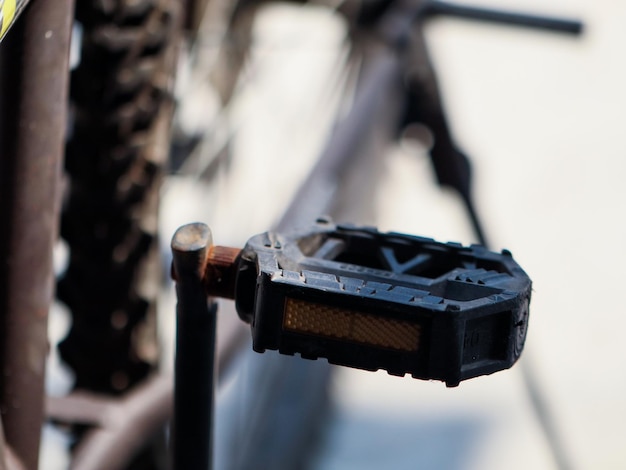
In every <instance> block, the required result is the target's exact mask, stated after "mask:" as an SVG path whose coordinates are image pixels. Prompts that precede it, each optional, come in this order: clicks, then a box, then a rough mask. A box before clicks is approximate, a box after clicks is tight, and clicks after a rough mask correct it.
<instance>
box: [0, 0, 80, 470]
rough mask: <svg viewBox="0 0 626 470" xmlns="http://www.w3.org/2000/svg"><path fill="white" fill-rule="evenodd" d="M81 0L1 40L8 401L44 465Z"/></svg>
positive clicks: (25, 442) (7, 419)
mask: <svg viewBox="0 0 626 470" xmlns="http://www.w3.org/2000/svg"><path fill="white" fill-rule="evenodd" d="M72 17H73V0H55V1H54V2H51V1H35V2H33V3H32V5H30V6H29V8H28V9H26V10H25V12H24V15H23V17H22V18H20V21H18V22H17V23H16V24H15V26H14V27H13V29H12V30H11V31H10V32H9V34H8V35H7V37H6V40H5V41H3V43H2V45H1V46H0V51H1V58H0V60H1V62H0V218H1V219H2V221H3V229H2V231H0V367H2V372H3V373H2V374H1V375H0V407H1V411H2V421H3V424H4V431H5V435H6V440H7V443H8V445H9V446H10V447H11V448H12V449H13V450H14V451H15V454H16V455H17V457H18V458H19V459H20V460H22V461H23V463H24V465H25V467H26V468H37V464H38V455H39V443H40V434H41V426H42V423H43V403H44V372H45V361H46V355H47V352H48V338H47V317H48V309H49V307H50V304H51V302H52V299H53V270H52V251H53V246H54V243H55V240H56V237H57V226H58V216H59V205H60V204H59V202H60V197H59V196H60V195H59V187H60V185H59V181H60V175H61V167H62V155H63V145H64V138H65V128H66V108H67V105H66V103H67V87H68V56H69V44H70V36H71V26H72Z"/></svg>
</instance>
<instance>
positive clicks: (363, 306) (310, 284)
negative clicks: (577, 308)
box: [235, 220, 531, 386]
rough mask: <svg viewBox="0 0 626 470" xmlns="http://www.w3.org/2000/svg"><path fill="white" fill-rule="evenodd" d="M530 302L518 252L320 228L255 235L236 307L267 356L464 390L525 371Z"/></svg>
mask: <svg viewBox="0 0 626 470" xmlns="http://www.w3.org/2000/svg"><path fill="white" fill-rule="evenodd" d="M530 295H531V281H530V278H529V277H528V276H527V275H526V273H525V272H524V271H523V270H522V269H521V268H520V267H519V266H518V264H517V263H516V262H515V261H514V260H513V257H512V256H511V254H510V253H509V252H508V251H503V252H502V253H494V252H491V251H488V250H487V249H485V248H484V247H482V246H478V245H472V246H469V247H464V246H461V245H460V244H456V243H439V242H436V241H434V240H432V239H428V238H421V237H415V236H410V235H404V234H399V233H381V232H378V231H377V230H376V229H373V228H368V227H353V226H346V225H334V224H333V223H331V222H329V221H327V220H320V221H319V223H318V224H317V225H315V226H314V227H313V228H312V229H311V230H309V231H307V232H301V233H292V234H279V233H274V232H266V233H263V234H261V235H257V236H255V237H252V238H251V239H250V240H249V241H248V243H247V244H246V246H245V248H244V249H243V252H242V256H241V258H240V262H239V266H238V271H237V278H236V294H235V299H236V305H237V311H238V312H239V315H240V316H241V318H242V319H244V320H245V321H247V322H248V323H251V325H252V336H253V347H254V350H255V351H258V352H263V351H265V350H266V349H274V350H278V351H279V352H281V353H283V354H294V353H299V354H300V355H301V356H302V357H304V358H309V359H316V358H318V357H325V358H327V359H328V361H329V362H331V363H333V364H340V365H345V366H350V367H356V368H360V369H366V370H377V369H384V370H386V371H388V372H389V373H390V374H394V375H405V374H407V373H409V374H411V375H412V376H413V377H415V378H420V379H436V380H442V381H444V382H445V383H446V385H447V386H456V385H458V384H459V382H460V381H461V380H465V379H468V378H471V377H476V376H479V375H484V374H491V373H493V372H496V371H499V370H503V369H507V368H509V367H511V366H512V365H513V364H514V363H515V361H516V360H517V359H518V357H519V356H520V354H521V352H522V349H523V346H524V341H525V338H526V330H527V325H528V306H529V302H530Z"/></svg>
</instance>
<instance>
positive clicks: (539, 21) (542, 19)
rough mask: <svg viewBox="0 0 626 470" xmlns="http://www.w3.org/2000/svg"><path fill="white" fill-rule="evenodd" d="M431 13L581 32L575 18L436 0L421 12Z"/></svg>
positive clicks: (526, 26)
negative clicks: (554, 16)
mask: <svg viewBox="0 0 626 470" xmlns="http://www.w3.org/2000/svg"><path fill="white" fill-rule="evenodd" d="M432 15H446V16H453V17H457V18H463V19H467V20H478V21H486V22H490V23H497V24H502V25H508V26H521V27H525V28H532V29H540V30H544V31H551V32H555V33H565V34H575V35H577V34H581V33H582V30H583V24H582V23H581V22H580V21H577V20H570V19H565V18H553V17H548V16H539V15H529V14H525V13H516V12H510V11H501V10H492V9H488V8H480V7H472V6H467V5H457V4H454V3H448V2H441V1H437V0H432V1H429V2H427V3H426V4H425V5H424V10H423V11H422V13H421V16H422V17H427V16H432Z"/></svg>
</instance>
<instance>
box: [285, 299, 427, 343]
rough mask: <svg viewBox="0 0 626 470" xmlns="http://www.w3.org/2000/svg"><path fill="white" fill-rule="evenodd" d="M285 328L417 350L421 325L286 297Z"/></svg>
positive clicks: (357, 341) (346, 339)
mask: <svg viewBox="0 0 626 470" xmlns="http://www.w3.org/2000/svg"><path fill="white" fill-rule="evenodd" d="M283 328H284V329H285V330H289V331H293V332H296V333H303V334H310V335H318V336H325V337H327V338H336V339H340V340H345V341H354V342H356V343H362V344H368V345H371V346H377V347H380V348H388V349H395V350H399V351H417V349H418V347H419V340H420V335H421V326H420V325H417V324H415V323H410V322H408V321H403V320H396V319H393V318H381V317H377V316H374V315H369V314H365V313H361V312H355V311H353V310H347V309H342V308H337V307H332V306H330V305H324V304H317V303H313V302H307V301H304V300H298V299H291V298H287V299H286V300H285V314H284V317H283Z"/></svg>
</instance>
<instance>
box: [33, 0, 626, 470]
mask: <svg viewBox="0 0 626 470" xmlns="http://www.w3.org/2000/svg"><path fill="white" fill-rule="evenodd" d="M459 3H461V2H459ZM462 3H468V4H469V3H470V2H465V1H463V2H462ZM472 4H474V3H472ZM480 4H481V5H483V6H491V7H494V8H503V9H505V8H506V9H512V10H517V11H520V10H523V11H526V12H531V13H536V14H549V15H555V16H564V17H569V18H577V19H580V20H582V21H583V22H584V24H585V29H584V33H583V35H582V36H581V37H578V38H573V37H562V36H560V35H556V34H550V33H541V32H536V31H528V30H523V29H520V28H510V27H503V26H493V25H486V24H482V23H471V22H464V21H461V20H452V19H444V18H442V19H436V20H433V21H431V22H430V23H428V25H427V26H426V37H427V40H428V47H429V51H430V54H431V58H432V60H433V62H434V65H435V67H436V71H437V73H438V79H439V82H440V86H441V90H442V94H443V99H444V103H445V107H446V110H447V113H448V118H449V120H450V122H451V125H452V130H453V133H454V136H455V137H456V141H457V143H458V145H459V146H460V148H461V149H463V150H464V151H465V152H466V153H467V154H468V155H469V157H470V159H471V162H472V164H473V169H474V191H475V197H476V203H477V207H478V210H479V212H480V214H481V215H482V216H483V218H484V220H485V225H486V231H487V235H488V237H489V239H490V240H491V243H492V245H493V248H494V249H496V250H500V249H502V248H507V249H509V250H511V251H512V253H513V255H514V256H515V258H516V260H517V261H518V262H519V263H520V264H521V266H522V267H523V268H524V269H525V270H526V271H527V273H528V274H529V275H530V277H531V278H532V279H533V286H534V292H533V299H532V303H531V316H530V326H529V332H528V339H527V342H526V349H525V351H524V354H523V356H522V359H521V360H520V362H519V363H518V364H517V365H516V366H514V367H513V368H512V369H511V370H508V371H504V372H500V373H497V374H494V375H492V376H487V377H481V378H477V379H472V380H469V381H466V382H463V383H461V385H460V386H459V387H457V388H453V389H447V388H446V387H445V386H444V385H443V384H442V383H439V382H424V381H419V380H414V379H411V378H398V377H391V376H388V375H387V374H386V373H384V372H377V373H369V372H363V371H358V370H352V369H347V368H334V373H333V376H332V382H331V384H332V388H331V392H332V393H331V402H332V404H331V407H330V410H331V412H330V413H328V415H327V417H326V419H325V423H324V425H323V429H324V432H323V436H322V437H321V439H320V441H319V443H318V446H317V448H316V449H317V450H316V452H315V453H314V454H313V455H312V456H311V458H310V459H309V462H308V463H309V466H310V467H311V468H313V469H316V470H330V469H357V468H358V469H380V468H393V469H405V468H406V469H409V468H410V469H414V468H424V469H481V470H484V469H487V470H490V469H494V470H495V469H502V468H507V469H528V468H534V469H547V470H550V469H557V468H561V469H565V468H571V469H620V468H626V447H625V446H624V442H625V441H626V425H625V424H624V423H625V422H626V400H625V399H624V397H625V396H626V370H625V368H624V362H625V360H626V352H625V351H624V346H623V343H624V340H623V339H622V337H621V335H622V332H623V331H624V328H626V315H625V313H626V312H624V310H623V307H622V306H621V302H620V301H619V297H618V295H617V294H618V293H619V292H621V275H620V273H621V271H622V264H623V263H624V262H626V248H625V247H624V244H623V239H624V238H625V235H626V224H624V222H623V220H622V219H623V216H622V212H623V208H622V206H623V202H624V201H626V185H625V184H624V183H623V178H624V174H625V172H626V160H625V159H624V154H625V153H626V150H625V149H626V142H625V139H624V135H625V134H624V130H623V123H624V120H625V116H624V109H625V107H626V91H625V90H624V83H626V59H625V58H624V57H625V56H624V54H623V50H622V49H623V44H624V40H625V33H624V31H625V30H624V26H623V25H624V21H625V20H626V4H624V3H623V2H618V1H610V0H599V1H596V2H593V3H591V2H583V1H581V0H567V1H566V0H551V1H550V2H545V1H539V0H527V1H525V2H520V1H514V0H501V1H495V0H492V1H488V0H481V2H480ZM344 37H345V27H344V25H343V24H342V22H341V20H340V19H339V17H338V16H337V15H335V14H334V13H333V12H332V9H331V8H326V7H323V6H315V7H301V6H293V5H292V6H277V5H272V6H269V7H268V8H266V9H265V10H264V11H263V12H262V14H260V15H259V17H258V18H257V22H256V25H255V28H254V38H255V41H254V45H253V49H252V51H251V55H250V57H249V59H248V60H247V62H246V65H245V67H244V69H243V71H242V73H241V75H240V77H239V81H238V84H237V86H236V88H235V94H234V98H233V100H232V102H231V104H230V105H229V106H228V108H227V109H221V108H220V107H219V105H218V101H219V100H218V98H217V94H216V92H215V90H214V89H213V87H212V86H211V85H210V77H211V73H212V64H213V63H214V58H215V55H216V44H217V39H216V36H215V32H212V31H209V32H208V33H207V34H206V36H205V37H204V38H203V37H201V38H200V41H199V43H198V44H199V50H198V51H197V54H198V55H197V57H200V58H201V60H200V59H199V60H198V63H196V66H195V67H194V68H193V69H192V68H185V67H181V73H180V75H179V79H178V84H177V87H178V94H179V97H180V100H181V104H182V107H181V109H180V110H179V116H178V126H179V131H180V132H184V133H187V134H195V135H200V136H202V141H201V142H200V144H199V145H198V147H197V151H196V152H195V153H194V155H193V158H190V159H189V160H188V161H187V162H186V164H185V166H183V168H181V169H180V171H178V172H177V173H174V174H172V175H171V176H169V177H168V178H167V180H166V182H165V185H164V187H163V192H162V200H163V203H162V215H161V227H160V233H161V234H162V238H163V252H164V253H167V251H168V250H169V248H168V244H169V239H170V237H171V235H172V234H173V232H174V230H175V229H176V228H177V227H178V226H180V225H182V224H185V223H188V222H192V221H203V222H205V223H207V224H208V225H209V226H210V227H211V229H212V231H213V237H214V241H215V243H217V244H220V245H231V246H240V245H242V244H243V243H245V241H246V240H247V239H248V238H249V237H250V236H252V235H253V234H256V233H259V232H263V231H266V230H268V229H269V228H270V227H271V226H272V225H273V224H274V223H275V222H276V220H277V219H278V217H279V216H280V215H281V213H282V210H284V208H285V207H286V204H287V201H288V200H289V198H290V197H291V195H292V194H293V192H294V191H295V189H296V188H297V186H298V184H299V182H301V181H302V179H303V178H305V177H306V174H307V171H308V170H309V169H310V168H311V166H312V164H313V163H314V161H315V157H316V156H317V154H318V153H319V151H320V150H321V148H322V146H323V142H324V139H325V138H326V137H327V136H328V132H329V130H330V128H331V126H332V124H333V119H334V116H336V115H338V114H341V112H342V109H343V106H345V102H344V101H343V100H342V98H341V97H342V92H341V90H342V89H343V87H344V86H346V83H348V85H349V80H348V79H347V78H346V76H345V75H344V74H343V73H342V72H341V70H342V64H343V63H344V61H345V58H346V51H345V49H344V47H343V42H342V41H343V39H344ZM226 143H228V144H226ZM226 145H227V146H228V151H229V158H228V161H226V160H224V161H222V160H220V154H221V153H220V149H221V148H223V147H224V146H226ZM427 151H428V149H427V146H426V145H420V144H419V143H416V142H403V143H401V144H398V145H394V146H390V148H389V149H388V151H387V152H386V154H385V155H381V156H380V158H381V165H382V171H380V178H379V182H378V184H377V186H376V187H375V188H368V190H367V191H364V192H363V193H362V194H354V195H353V196H354V201H346V205H347V206H348V207H349V206H350V205H351V204H353V205H354V207H355V211H354V213H353V214H354V218H352V219H350V217H351V213H350V211H349V210H346V212H345V217H346V219H350V220H346V221H350V222H354V223H366V224H376V225H377V226H378V227H379V229H381V230H393V231H399V232H407V233H412V234H417V235H422V236H427V237H432V238H435V239H437V240H440V241H457V242H462V243H464V244H467V243H471V242H474V241H475V240H474V238H473V235H472V232H471V228H470V225H469V222H468V220H467V217H466V216H465V214H464V211H463V208H462V205H461V203H460V201H459V200H458V199H457V197H456V195H454V194H452V193H451V192H448V191H445V190H442V189H441V188H439V187H438V186H437V185H436V183H435V180H434V174H433V170H432V167H431V164H430V161H429V159H428V156H427ZM209 168H210V171H209ZM379 169H380V168H379ZM377 171H378V170H377ZM363 204H365V205H366V206H367V208H369V209H370V212H371V214H370V215H369V216H368V220H361V219H359V217H361V214H362V211H361V210H360V209H357V207H361V208H362V206H363ZM163 297H164V298H163V302H162V305H161V323H162V326H163V328H162V331H164V332H166V334H164V339H163V341H164V344H165V349H164V351H165V352H164V357H171V356H172V354H173V351H172V349H171V336H172V334H173V330H174V323H173V308H174V307H173V304H174V299H173V295H172V291H171V286H170V289H168V290H166V292H165V294H164V296H163ZM613 297H615V299H614V298H613ZM227 309H228V307H227V306H226V307H224V309H223V310H227ZM63 328H64V326H63V322H62V321H57V322H53V323H52V330H53V335H54V334H56V335H62V330H63ZM273 354H276V353H274V352H268V353H266V354H265V355H273ZM289 360H291V361H298V359H291V358H290V359H289ZM166 367H167V366H166ZM235 367H236V366H235ZM224 390H226V391H224ZM225 395H227V389H226V388H222V391H221V392H220V395H219V396H218V408H220V407H221V406H222V405H221V403H222V402H228V399H227V398H224V396H225ZM223 409H224V410H225V411H220V413H221V414H220V415H219V419H218V422H217V434H219V433H220V426H221V425H222V423H223V422H228V421H229V420H232V419H234V418H233V417H232V415H228V412H229V411H228V410H229V409H231V408H228V407H227V406H225V407H224V408H223ZM218 453H219V450H218ZM44 460H46V459H44ZM47 461H48V463H49V465H50V466H46V468H63V467H62V466H56V467H55V466H54V465H52V464H51V462H53V461H57V462H61V460H60V457H54V458H53V457H50V458H49V459H47ZM59 465H61V464H59ZM218 468H219V467H218Z"/></svg>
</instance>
